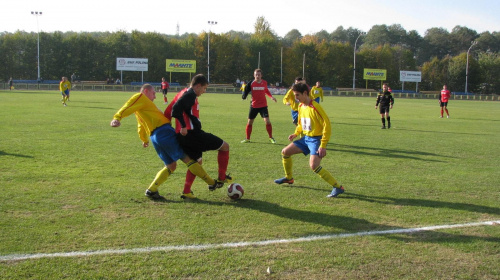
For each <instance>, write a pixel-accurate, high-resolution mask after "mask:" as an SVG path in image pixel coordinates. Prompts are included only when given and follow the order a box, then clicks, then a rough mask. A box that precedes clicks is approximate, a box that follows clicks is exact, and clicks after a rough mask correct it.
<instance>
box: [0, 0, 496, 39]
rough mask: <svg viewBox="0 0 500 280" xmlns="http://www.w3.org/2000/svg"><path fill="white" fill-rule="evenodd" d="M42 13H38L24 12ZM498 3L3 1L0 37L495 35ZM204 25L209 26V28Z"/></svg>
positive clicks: (490, 0)
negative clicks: (339, 31) (262, 23)
mask: <svg viewBox="0 0 500 280" xmlns="http://www.w3.org/2000/svg"><path fill="white" fill-rule="evenodd" d="M31 11H42V12H43V15H42V16H39V17H38V27H37V17H35V16H32V15H31ZM499 11H500V1H495V0H475V1H464V0H455V1H439V0H434V1H430V0H420V1H413V2H412V1H400V0H399V1H395V0H385V1H384V0H379V1H374V0H371V1H370V0H351V1H336V0H308V1H298V0H287V1H284V0H271V1H260V2H258V1H250V2H242V1H234V0H212V1H206V0H185V1H168V0H142V1H117V0H108V1H106V0H101V1H97V0H83V1H71V2H70V1H54V0H17V1H16V0H11V1H8V2H3V3H2V6H1V9H0V32H4V31H7V32H15V31H16V30H24V31H28V32H30V31H37V28H39V29H40V30H41V31H45V32H53V31H63V32H66V31H76V32H81V31H110V32H114V31H119V30H125V31H128V32H130V31H132V30H139V31H143V32H148V31H151V32H159V33H165V34H172V35H173V34H176V33H177V26H178V27H179V32H180V34H183V33H185V32H189V33H196V34H198V33H201V32H203V31H208V30H209V29H211V31H212V32H214V33H223V32H227V31H229V30H236V31H245V32H253V30H254V24H255V22H256V19H257V17H259V16H263V17H265V19H266V20H267V21H268V22H269V24H270V25H271V28H272V29H273V30H274V31H275V32H276V34H277V35H279V36H282V37H283V36H285V35H286V33H287V32H289V31H290V30H292V29H297V30H299V31H300V32H301V33H302V35H306V34H310V33H315V32H318V31H321V30H326V31H327V32H332V31H334V30H335V29H336V28H337V27H338V26H340V25H342V26H343V27H344V28H346V29H347V28H349V27H354V28H358V29H360V30H362V31H369V30H370V28H371V27H372V26H373V25H376V24H386V25H391V24H401V26H402V27H403V28H404V29H406V30H407V31H410V30H417V31H418V33H419V34H420V35H421V36H424V35H425V31H426V30H427V29H429V28H432V27H442V28H445V29H447V30H448V31H450V32H451V30H452V29H453V27H455V26H457V25H461V26H466V27H468V28H470V29H473V30H475V31H477V32H478V33H481V32H484V31H490V32H494V31H498V32H500V13H499ZM208 21H217V25H212V26H211V25H209V24H208Z"/></svg>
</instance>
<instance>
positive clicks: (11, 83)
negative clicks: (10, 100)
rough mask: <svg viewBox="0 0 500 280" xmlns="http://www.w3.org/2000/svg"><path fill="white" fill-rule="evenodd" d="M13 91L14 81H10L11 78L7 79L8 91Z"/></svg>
mask: <svg viewBox="0 0 500 280" xmlns="http://www.w3.org/2000/svg"><path fill="white" fill-rule="evenodd" d="M13 89H14V81H13V80H12V77H10V79H9V90H13Z"/></svg>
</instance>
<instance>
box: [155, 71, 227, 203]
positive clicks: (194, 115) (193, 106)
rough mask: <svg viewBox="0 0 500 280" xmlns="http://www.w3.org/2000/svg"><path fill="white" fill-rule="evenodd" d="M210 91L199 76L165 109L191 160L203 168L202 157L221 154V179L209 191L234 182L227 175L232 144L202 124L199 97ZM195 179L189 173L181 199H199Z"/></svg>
mask: <svg viewBox="0 0 500 280" xmlns="http://www.w3.org/2000/svg"><path fill="white" fill-rule="evenodd" d="M207 87H208V80H207V78H206V77H205V76H204V75H202V74H198V75H195V76H194V77H193V79H192V81H191V85H190V87H189V88H186V89H183V90H181V91H180V92H179V93H178V94H177V95H176V96H175V97H174V99H173V100H172V101H171V102H170V105H168V107H167V109H165V113H164V114H165V116H166V117H167V118H168V119H171V118H172V117H174V118H175V119H176V120H175V130H176V132H177V139H178V142H179V144H180V146H181V147H182V149H183V150H184V152H185V153H186V154H187V155H189V157H191V158H192V159H194V160H196V161H198V163H199V164H202V153H203V152H206V151H214V150H217V151H218V155H217V161H218V164H219V178H218V180H216V184H215V185H211V186H209V190H212V191H213V190H215V189H216V188H221V187H222V186H223V185H224V183H230V182H231V181H232V180H233V179H232V178H231V177H230V176H229V175H226V171H227V166H228V163H229V144H228V143H227V142H225V141H224V140H222V139H221V138H219V137H217V136H215V135H213V134H211V133H207V132H205V131H203V130H202V129H201V122H200V110H199V108H200V107H199V104H198V97H200V96H201V95H202V94H203V93H205V91H206V90H207ZM195 178H196V176H195V175H194V174H193V173H191V172H190V171H189V172H187V173H186V181H185V184H184V191H183V194H182V195H181V198H196V197H195V196H194V194H193V192H192V191H191V186H192V185H193V182H194V179H195Z"/></svg>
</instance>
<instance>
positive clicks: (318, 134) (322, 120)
mask: <svg viewBox="0 0 500 280" xmlns="http://www.w3.org/2000/svg"><path fill="white" fill-rule="evenodd" d="M292 90H293V93H294V95H295V98H296V99H297V100H298V101H299V102H300V105H299V121H298V123H297V127H296V128H295V132H294V134H291V135H290V136H288V140H290V141H292V140H293V139H295V138H296V137H297V136H299V135H300V134H304V137H302V138H300V139H299V140H296V141H294V142H293V143H290V144H289V145H288V146H286V147H285V148H284V149H283V150H282V151H281V155H282V162H283V168H284V169H285V177H283V178H280V179H276V180H274V182H275V183H276V184H284V183H288V184H293V182H294V179H293V176H292V165H293V162H292V158H291V156H292V155H295V154H300V153H303V154H304V155H308V154H311V156H310V157H309V166H310V167H311V169H312V170H313V171H314V172H315V173H316V174H318V175H319V176H320V177H321V178H322V179H323V180H325V181H326V182H327V183H328V184H329V185H330V186H332V187H333V189H332V192H331V193H330V194H329V195H327V197H337V196H338V195H339V194H341V193H343V192H344V187H342V186H341V185H340V184H339V183H338V182H337V180H335V178H333V176H332V175H331V174H330V172H328V171H327V170H326V169H324V168H323V167H322V166H321V165H320V164H321V159H322V158H324V157H325V156H326V144H328V141H329V140H330V135H331V126H330V119H329V118H328V116H327V115H326V113H325V111H324V110H323V108H322V107H321V106H320V105H319V104H318V103H317V102H316V101H314V100H312V99H311V97H310V96H309V87H308V86H307V85H306V84H302V83H298V84H295V85H293V87H292Z"/></svg>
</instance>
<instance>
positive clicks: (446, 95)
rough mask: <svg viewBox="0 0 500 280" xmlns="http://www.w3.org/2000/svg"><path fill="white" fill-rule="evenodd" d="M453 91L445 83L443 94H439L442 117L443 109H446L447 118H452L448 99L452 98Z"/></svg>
mask: <svg viewBox="0 0 500 280" xmlns="http://www.w3.org/2000/svg"><path fill="white" fill-rule="evenodd" d="M450 97H451V93H450V91H449V90H448V86H446V85H444V86H443V90H441V94H440V95H439V107H441V118H442V117H443V113H444V112H443V111H446V118H450V113H449V112H448V100H450Z"/></svg>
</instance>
